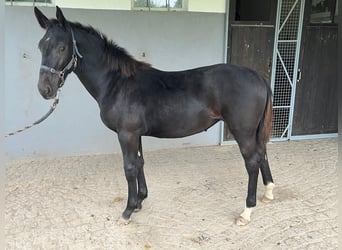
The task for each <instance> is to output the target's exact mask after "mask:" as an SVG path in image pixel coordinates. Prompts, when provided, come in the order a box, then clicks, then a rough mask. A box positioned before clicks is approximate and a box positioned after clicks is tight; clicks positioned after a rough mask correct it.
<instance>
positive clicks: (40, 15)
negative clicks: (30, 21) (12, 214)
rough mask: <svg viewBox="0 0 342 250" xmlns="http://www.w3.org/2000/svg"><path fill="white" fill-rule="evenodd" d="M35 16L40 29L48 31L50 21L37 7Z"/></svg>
mask: <svg viewBox="0 0 342 250" xmlns="http://www.w3.org/2000/svg"><path fill="white" fill-rule="evenodd" d="M34 14H35V16H36V18H37V21H38V23H39V25H40V27H42V28H43V29H47V28H48V26H49V23H50V21H49V19H48V18H47V17H46V16H45V15H44V14H43V13H42V12H41V11H40V10H39V9H38V8H37V7H34Z"/></svg>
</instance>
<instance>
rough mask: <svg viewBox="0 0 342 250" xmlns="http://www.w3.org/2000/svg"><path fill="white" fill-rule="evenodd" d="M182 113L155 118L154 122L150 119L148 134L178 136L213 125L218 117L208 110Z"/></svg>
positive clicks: (160, 136) (163, 136)
mask: <svg viewBox="0 0 342 250" xmlns="http://www.w3.org/2000/svg"><path fill="white" fill-rule="evenodd" d="M180 113H182V114H179V115H175V116H173V117H172V116H169V115H167V116H166V117H164V119H163V118H161V119H157V120H156V122H155V123H154V122H153V121H150V124H151V126H150V129H149V134H148V135H149V136H154V137H159V138H180V137H185V136H189V135H193V134H197V133H200V132H203V131H205V130H207V129H208V128H210V127H211V126H213V125H214V124H215V123H216V122H217V121H219V120H220V118H219V117H214V116H213V115H212V112H210V111H201V112H199V113H193V114H190V115H189V114H186V112H180Z"/></svg>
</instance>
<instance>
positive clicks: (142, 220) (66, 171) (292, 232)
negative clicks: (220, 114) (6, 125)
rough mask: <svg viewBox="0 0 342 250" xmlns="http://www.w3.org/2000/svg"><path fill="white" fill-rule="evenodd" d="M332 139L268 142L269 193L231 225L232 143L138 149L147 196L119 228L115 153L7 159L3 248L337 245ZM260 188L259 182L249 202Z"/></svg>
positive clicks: (236, 190)
mask: <svg viewBox="0 0 342 250" xmlns="http://www.w3.org/2000/svg"><path fill="white" fill-rule="evenodd" d="M337 149H338V145H337V140H336V139H326V140H307V141H291V142H281V143H270V144H269V145H268V157H269V161H270V165H271V170H272V171H273V177H274V180H275V184H276V188H275V189H274V195H275V200H274V201H273V202H272V203H270V204H263V203H261V202H258V204H257V207H256V208H255V209H254V211H253V214H252V222H251V223H250V224H249V225H247V226H245V227H239V226H236V225H235V224H234V220H235V218H236V217H237V216H238V215H239V213H240V212H242V210H243V208H244V203H245V197H246V190H247V173H246V171H245V168H244V165H243V161H242V157H241V156H240V153H239V151H238V148H237V146H213V147H197V148H183V149H169V150H159V151H153V152H146V153H145V155H144V156H145V174H146V178H147V184H148V188H149V197H148V198H147V200H145V202H144V204H143V209H142V210H141V211H140V212H139V213H134V214H133V215H132V222H131V223H130V224H129V225H127V226H118V225H117V223H116V222H117V219H118V218H119V217H120V215H121V213H122V211H123V209H124V207H125V205H126V198H127V194H126V193H127V184H126V180H125V177H124V172H123V168H122V159H121V155H120V154H113V155H100V156H81V157H67V158H48V159H39V160H23V161H10V162H8V163H7V181H6V200H5V202H6V203H5V208H6V210H5V223H6V224H5V236H6V240H7V249H21V250H25V249H44V250H46V249H99V250H100V249H101V250H102V249H263V250H264V249H337V247H338V237H337V232H338V222H337V170H336V163H337ZM263 192H264V187H263V184H262V181H261V176H260V177H259V184H258V199H260V198H261V197H262V195H263Z"/></svg>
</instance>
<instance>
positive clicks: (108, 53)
mask: <svg viewBox="0 0 342 250" xmlns="http://www.w3.org/2000/svg"><path fill="white" fill-rule="evenodd" d="M69 24H70V25H71V27H72V28H74V29H75V30H77V29H78V30H82V31H83V32H86V33H88V34H90V35H94V36H96V37H97V38H98V39H100V40H102V41H103V46H102V47H101V48H102V53H103V54H104V55H105V56H104V60H106V62H107V64H108V65H109V66H110V67H111V69H112V70H113V71H118V72H120V73H121V76H122V77H124V78H128V77H131V76H133V75H135V73H136V72H137V70H139V69H144V68H149V67H151V65H150V64H148V63H145V62H141V61H138V60H136V59H134V58H133V57H132V56H131V55H130V54H129V53H128V52H127V51H126V50H125V49H124V48H122V47H120V46H119V45H118V44H116V43H115V42H114V41H113V40H111V39H109V38H107V36H106V35H104V34H103V33H102V32H100V31H99V30H97V29H95V28H93V27H92V26H84V25H82V24H80V23H78V22H75V23H71V22H70V23H69Z"/></svg>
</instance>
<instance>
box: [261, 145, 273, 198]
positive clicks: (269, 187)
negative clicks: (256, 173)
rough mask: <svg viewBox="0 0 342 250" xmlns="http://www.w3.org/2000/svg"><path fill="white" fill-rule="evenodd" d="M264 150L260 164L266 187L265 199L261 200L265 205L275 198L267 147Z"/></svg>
mask: <svg viewBox="0 0 342 250" xmlns="http://www.w3.org/2000/svg"><path fill="white" fill-rule="evenodd" d="M263 148H264V149H263V150H262V151H261V156H262V159H261V162H260V170H261V175H262V180H263V183H264V185H265V194H264V196H263V198H262V199H261V201H262V202H264V203H270V202H271V201H272V200H273V199H274V197H273V188H274V183H273V178H272V174H271V169H270V166H269V164H268V159H267V154H266V145H265V146H264V147H263Z"/></svg>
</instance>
